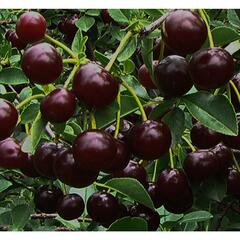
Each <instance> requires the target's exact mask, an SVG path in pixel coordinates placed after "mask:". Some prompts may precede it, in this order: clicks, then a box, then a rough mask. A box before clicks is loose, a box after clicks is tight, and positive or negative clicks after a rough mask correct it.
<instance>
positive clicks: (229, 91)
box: [227, 83, 232, 102]
mask: <svg viewBox="0 0 240 240" xmlns="http://www.w3.org/2000/svg"><path fill="white" fill-rule="evenodd" d="M227 96H228V99H229V101H230V102H231V101H232V97H231V86H230V83H228V84H227Z"/></svg>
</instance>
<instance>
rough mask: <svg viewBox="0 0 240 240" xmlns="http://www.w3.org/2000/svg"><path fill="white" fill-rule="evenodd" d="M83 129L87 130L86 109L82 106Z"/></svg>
mask: <svg viewBox="0 0 240 240" xmlns="http://www.w3.org/2000/svg"><path fill="white" fill-rule="evenodd" d="M83 130H84V131H86V130H87V109H86V108H84V110H83Z"/></svg>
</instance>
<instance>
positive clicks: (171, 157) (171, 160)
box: [169, 148, 174, 168]
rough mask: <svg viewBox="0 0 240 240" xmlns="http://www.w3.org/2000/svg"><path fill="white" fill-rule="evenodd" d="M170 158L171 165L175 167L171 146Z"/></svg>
mask: <svg viewBox="0 0 240 240" xmlns="http://www.w3.org/2000/svg"><path fill="white" fill-rule="evenodd" d="M169 159H170V167H171V168H174V162H173V153H172V149H171V148H169Z"/></svg>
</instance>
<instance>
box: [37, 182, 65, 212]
mask: <svg viewBox="0 0 240 240" xmlns="http://www.w3.org/2000/svg"><path fill="white" fill-rule="evenodd" d="M62 197H63V193H62V191H61V189H60V188H58V187H55V186H53V187H52V188H50V187H49V186H48V185H42V186H40V187H39V188H38V189H37V191H36V193H35V196H34V203H35V207H36V208H37V209H38V210H40V211H41V212H43V213H55V212H56V211H57V204H58V201H60V199H62Z"/></svg>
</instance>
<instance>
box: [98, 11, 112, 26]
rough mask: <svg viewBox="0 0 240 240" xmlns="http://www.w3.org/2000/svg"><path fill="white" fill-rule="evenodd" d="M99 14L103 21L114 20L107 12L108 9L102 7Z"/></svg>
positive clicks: (109, 21)
mask: <svg viewBox="0 0 240 240" xmlns="http://www.w3.org/2000/svg"><path fill="white" fill-rule="evenodd" d="M101 15H102V20H103V22H104V23H111V22H114V20H113V19H112V17H111V16H110V14H109V11H108V9H103V10H102V13H101Z"/></svg>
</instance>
